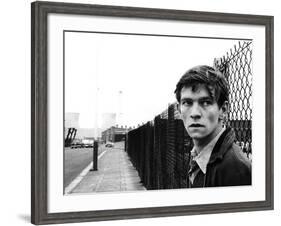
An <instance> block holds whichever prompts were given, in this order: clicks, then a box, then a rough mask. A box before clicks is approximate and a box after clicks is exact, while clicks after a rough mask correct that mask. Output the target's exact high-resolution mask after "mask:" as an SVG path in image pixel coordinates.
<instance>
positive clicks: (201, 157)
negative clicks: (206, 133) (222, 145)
mask: <svg viewBox="0 0 281 226" xmlns="http://www.w3.org/2000/svg"><path fill="white" fill-rule="evenodd" d="M224 131H225V128H222V130H221V131H220V132H219V133H218V135H217V136H216V137H215V138H214V139H213V140H211V141H210V142H209V143H208V144H207V145H206V146H205V147H204V148H203V149H202V150H201V151H200V153H198V155H197V156H195V157H194V160H195V161H196V162H197V164H198V166H199V167H200V169H201V171H202V172H203V173H204V174H206V170H207V164H208V162H209V159H210V156H211V154H212V151H213V149H214V147H215V145H216V143H217V141H218V139H219V138H220V136H221V134H222V133H223V132H224ZM195 152H196V150H195V148H194V147H193V149H192V151H191V153H195Z"/></svg>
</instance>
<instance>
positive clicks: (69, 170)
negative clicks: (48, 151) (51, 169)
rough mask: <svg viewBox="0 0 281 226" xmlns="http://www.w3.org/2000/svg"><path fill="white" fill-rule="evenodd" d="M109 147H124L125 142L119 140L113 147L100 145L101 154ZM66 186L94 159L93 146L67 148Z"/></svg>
mask: <svg viewBox="0 0 281 226" xmlns="http://www.w3.org/2000/svg"><path fill="white" fill-rule="evenodd" d="M108 149H124V142H119V143H116V144H115V145H114V147H113V148H106V147H104V145H99V154H100V153H102V152H103V151H105V150H108ZM64 158H65V159H64V187H65V188H66V187H67V186H68V185H69V184H70V183H71V182H72V181H73V180H74V179H75V178H76V177H77V176H78V175H79V174H80V173H81V172H82V171H83V170H84V169H85V168H86V167H87V166H88V165H89V164H90V163H91V162H92V161H93V149H92V148H76V149H71V148H65V155H64Z"/></svg>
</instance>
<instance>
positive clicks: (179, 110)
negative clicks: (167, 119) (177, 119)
mask: <svg viewBox="0 0 281 226" xmlns="http://www.w3.org/2000/svg"><path fill="white" fill-rule="evenodd" d="M176 108H177V110H178V112H179V113H181V109H180V104H179V103H178V102H177V103H176Z"/></svg>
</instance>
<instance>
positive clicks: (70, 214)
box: [31, 1, 274, 224]
mask: <svg viewBox="0 0 281 226" xmlns="http://www.w3.org/2000/svg"><path fill="white" fill-rule="evenodd" d="M50 14H56V15H68V16H87V17H91V16H101V17H110V18H113V19H114V18H126V19H127V20H130V19H145V20H151V21H155V20H157V21H163V22H165V21H170V22H175V23H176V22H186V21H189V22H200V23H201V22H202V23H214V24H222V21H223V24H226V25H227V24H229V25H233V24H234V25H249V26H260V27H262V28H264V34H265V56H264V57H265V65H264V68H265V72H264V74H265V78H264V80H265V84H264V85H265V105H264V106H265V107H264V111H265V119H264V120H265V137H264V139H265V147H264V150H265V151H264V152H265V160H264V161H265V168H264V171H263V172H264V174H265V183H264V186H265V199H264V200H254V201H253V200H249V201H243V202H227V203H214V204H212V203H211V204H210V203H206V204H192V205H177V206H153V207H142V208H139V207H138V208H137V207H136V208H120V209H110V208H109V209H103V210H87V211H84V210H81V211H65V212H49V201H48V200H49V193H48V192H49V187H48V176H49V175H48V169H47V168H48V164H51V163H48V161H49V158H48V150H49V149H48V148H49V137H48V134H50V131H49V125H48V123H49V115H48V114H49V113H48V112H49V107H50V106H49V102H48V101H49V99H48V98H49V92H50V91H51V90H52V87H50V86H49V84H50V83H49V78H48V69H49V68H48V66H49V65H48V63H49V58H48V47H49V44H50V42H49V39H48V35H49V33H48V32H49V27H48V26H49V20H48V16H49V15H50ZM31 15H32V17H31V18H32V21H31V25H32V26H31V27H32V30H31V32H32V35H31V39H32V40H31V42H32V45H31V47H32V58H31V62H32V67H31V68H32V74H31V81H32V83H31V87H32V92H31V99H32V102H31V113H32V124H31V128H32V134H31V137H32V148H31V162H32V167H31V170H32V172H31V178H32V182H31V183H32V184H31V185H32V186H31V187H32V191H31V212H32V214H31V215H32V217H31V221H32V223H33V224H52V223H71V222H86V221H103V220H118V219H133V218H148V217H167V216H180V215H193V214H211V213H228V212H240V211H257V210H272V209H273V187H274V186H273V168H274V167H273V125H274V123H273V103H274V101H273V55H274V54H273V17H272V16H261V15H245V14H229V13H214V12H199V11H183V10H168V9H152V8H135V7H124V6H108V5H107V6H106V5H90V4H74V3H57V2H40V1H38V2H33V3H32V5H31Z"/></svg>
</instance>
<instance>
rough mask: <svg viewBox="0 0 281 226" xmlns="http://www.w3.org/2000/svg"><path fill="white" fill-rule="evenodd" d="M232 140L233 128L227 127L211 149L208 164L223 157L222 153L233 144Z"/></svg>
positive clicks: (233, 135)
mask: <svg viewBox="0 0 281 226" xmlns="http://www.w3.org/2000/svg"><path fill="white" fill-rule="evenodd" d="M234 140H235V133H234V131H233V129H231V128H227V129H226V130H225V131H224V132H223V133H222V135H221V136H220V138H219V139H218V141H217V143H216V145H215V147H214V149H213V151H212V154H211V157H210V161H209V164H211V163H213V162H215V161H216V160H219V159H223V156H224V154H225V153H226V152H227V150H228V149H229V147H230V146H231V145H232V144H233V142H234Z"/></svg>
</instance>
